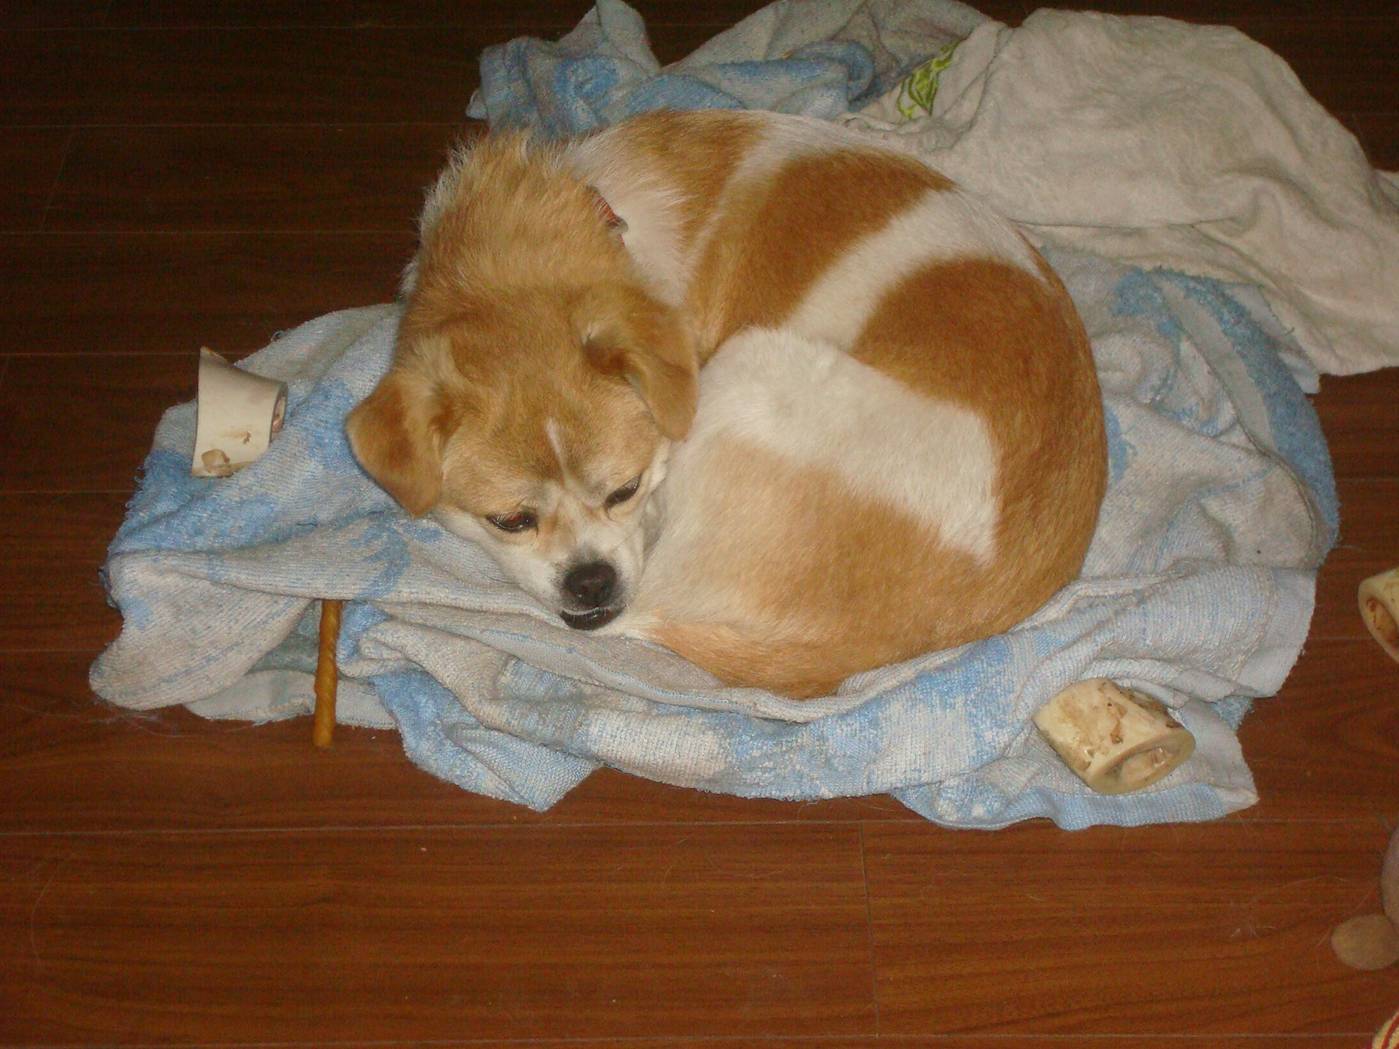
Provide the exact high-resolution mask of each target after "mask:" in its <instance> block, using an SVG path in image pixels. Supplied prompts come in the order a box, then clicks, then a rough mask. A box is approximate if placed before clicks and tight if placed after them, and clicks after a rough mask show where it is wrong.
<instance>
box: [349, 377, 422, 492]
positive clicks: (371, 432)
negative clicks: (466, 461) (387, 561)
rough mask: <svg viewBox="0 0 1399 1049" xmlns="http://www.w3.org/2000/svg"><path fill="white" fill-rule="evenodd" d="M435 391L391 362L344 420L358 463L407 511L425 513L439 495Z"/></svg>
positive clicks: (420, 378) (420, 379) (419, 378)
mask: <svg viewBox="0 0 1399 1049" xmlns="http://www.w3.org/2000/svg"><path fill="white" fill-rule="evenodd" d="M435 402H436V396H435V394H434V391H433V389H432V386H431V384H430V382H429V381H428V380H427V379H426V378H424V377H423V376H420V375H416V374H414V373H412V372H410V371H408V370H407V369H404V368H402V367H399V366H394V367H392V368H390V369H389V373H388V374H387V375H385V376H384V378H383V379H382V380H380V382H379V385H378V386H377V387H375V389H374V392H373V393H371V394H370V395H369V396H368V397H366V398H365V399H364V400H363V401H361V402H360V403H359V404H358V405H357V406H356V407H355V409H354V410H353V411H352V412H350V415H349V417H348V418H347V419H346V420H345V433H346V434H347V435H348V436H349V438H350V448H351V449H352V450H353V451H354V453H355V458H356V459H358V460H359V463H360V465H361V466H363V467H364V470H365V472H366V473H367V474H369V476H370V477H372V478H374V480H376V481H377V482H379V484H380V485H381V486H382V487H383V488H384V490H385V491H387V492H388V493H389V494H390V495H391V496H393V497H394V498H395V499H397V500H398V501H399V502H400V503H401V504H403V508H404V509H405V510H407V511H408V512H409V513H410V514H413V515H415V516H416V515H418V514H423V513H426V512H427V511H428V510H431V509H432V508H433V506H435V505H436V504H437V500H438V497H439V496H440V495H441V494H442V436H441V434H440V433H439V432H438V430H437V428H436V427H435V426H434V422H433V416H434V414H435Z"/></svg>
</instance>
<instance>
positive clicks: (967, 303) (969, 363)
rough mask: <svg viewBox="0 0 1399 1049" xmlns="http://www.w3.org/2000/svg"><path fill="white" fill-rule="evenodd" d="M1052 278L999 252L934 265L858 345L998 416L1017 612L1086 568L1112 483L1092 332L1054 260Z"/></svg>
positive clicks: (1005, 531) (1002, 535)
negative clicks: (998, 256) (997, 257)
mask: <svg viewBox="0 0 1399 1049" xmlns="http://www.w3.org/2000/svg"><path fill="white" fill-rule="evenodd" d="M1041 278H1042V279H1036V278H1035V277H1034V276H1033V275H1031V274H1029V273H1026V272H1025V271H1024V270H1021V269H1019V268H1017V267H1014V266H1010V265H1007V264H1005V263H1001V262H996V261H991V260H987V259H964V260H961V261H958V262H948V263H941V264H936V265H931V266H927V267H925V268H924V269H922V270H920V271H918V272H917V273H915V274H913V275H912V276H910V277H909V278H908V279H907V280H906V281H905V282H904V283H903V284H901V285H900V286H898V287H897V288H896V289H895V290H894V291H893V292H891V293H890V294H889V295H888V296H887V297H886V299H885V300H884V301H883V302H882V303H881V304H880V308H879V309H878V310H877V311H876V312H875V314H874V315H873V316H872V317H871V318H870V321H869V323H868V324H867V325H866V327H865V330H864V331H863V332H862V333H861V335H860V337H859V339H858V341H857V342H856V345H855V346H854V348H853V350H852V356H853V357H855V358H856V359H857V360H860V361H863V362H864V363H866V364H868V365H870V366H871V367H874V368H877V369H879V370H880V371H882V372H884V373H885V374H886V375H891V376H893V377H894V378H896V379H898V380H900V381H901V382H902V383H904V384H905V385H906V386H908V387H909V388H910V389H913V390H917V391H919V392H920V393H925V394H927V395H929V396H932V397H943V398H949V399H951V400H954V401H957V402H959V403H961V404H964V405H966V406H967V407H970V408H973V409H975V410H976V411H977V412H978V413H980V414H981V415H982V416H983V417H984V418H985V419H986V420H987V423H988V424H989V426H990V428H991V433H992V437H993V440H994V441H995V444H996V451H997V458H998V460H999V472H998V476H997V481H998V485H999V490H1000V506H999V526H998V529H997V536H996V549H997V560H998V561H1000V562H1009V563H1012V564H1014V565H1016V573H1017V575H1016V580H1017V581H1016V582H1015V584H1014V586H1013V590H1014V592H1015V594H1017V595H1018V600H1017V602H1015V603H1014V604H1013V605H1012V606H1011V607H1012V608H1014V609H1018V610H1019V615H1018V616H1017V618H1023V616H1024V615H1027V614H1028V613H1029V612H1031V611H1033V610H1034V609H1035V608H1038V607H1039V605H1040V604H1042V603H1043V602H1044V601H1045V600H1046V599H1047V598H1048V597H1049V596H1050V595H1051V594H1053V593H1054V591H1055V590H1057V589H1058V588H1059V587H1061V586H1063V585H1064V583H1066V582H1068V580H1069V579H1071V578H1072V577H1073V575H1074V574H1075V573H1077V571H1078V569H1079V567H1080V566H1081V565H1082V563H1083V555H1084V554H1085V553H1086V552H1087V550H1088V543H1089V541H1090V540H1091V539H1092V536H1093V529H1094V527H1095V525H1096V523H1097V517H1098V507H1099V504H1100V503H1101V502H1102V496H1103V490H1104V488H1105V486H1106V482H1107V444H1106V439H1105V437H1104V434H1103V413H1102V400H1101V394H1100V392H1099V389H1098V381H1097V373H1096V372H1095V371H1094V368H1093V357H1092V351H1091V349H1090V347H1089V344H1088V336H1087V335H1086V334H1085V333H1084V330H1083V322H1082V321H1081V320H1079V318H1078V315H1077V313H1076V312H1074V308H1073V304H1072V302H1071V301H1070V300H1069V296H1068V293H1067V292H1066V291H1065V290H1064V287H1063V285H1062V284H1060V282H1059V280H1058V278H1057V277H1056V276H1055V275H1054V273H1053V271H1051V270H1050V269H1049V267H1048V266H1047V265H1044V264H1043V263H1042V262H1041ZM1007 585H1009V584H1007Z"/></svg>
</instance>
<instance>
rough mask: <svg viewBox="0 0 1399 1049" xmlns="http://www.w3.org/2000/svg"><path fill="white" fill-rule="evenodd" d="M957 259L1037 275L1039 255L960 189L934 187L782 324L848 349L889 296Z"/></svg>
mask: <svg viewBox="0 0 1399 1049" xmlns="http://www.w3.org/2000/svg"><path fill="white" fill-rule="evenodd" d="M954 259H995V260H997V261H1000V262H1004V263H1007V264H1008V265H1011V266H1016V267H1019V268H1021V269H1024V270H1027V271H1029V272H1030V273H1031V274H1033V275H1034V276H1036V277H1038V276H1039V268H1038V267H1037V265H1036V259H1035V253H1034V250H1033V249H1032V248H1031V247H1030V245H1029V244H1027V243H1026V242H1025V240H1024V238H1022V237H1021V236H1020V235H1019V234H1018V233H1016V232H1015V230H1014V229H1013V228H1012V227H1011V226H1010V225H1009V224H1007V223H1006V222H1005V221H1004V220H1003V219H1001V218H1000V217H999V216H997V215H995V214H993V213H991V212H990V211H988V210H986V209H985V208H984V207H981V206H980V205H978V204H977V203H976V202H975V201H973V200H971V199H970V198H969V197H967V196H965V195H964V194H962V193H960V192H958V191H957V190H955V189H954V190H929V191H928V192H927V193H925V194H924V195H923V196H922V197H921V198H920V199H919V200H918V202H917V203H916V204H913V205H911V206H910V207H908V208H907V209H906V210H904V211H902V212H900V213H899V214H898V215H896V216H894V217H893V218H892V219H890V220H889V222H888V223H887V224H886V225H885V226H884V228H883V229H881V230H879V231H878V232H875V233H872V234H870V235H868V236H866V237H864V238H863V239H862V240H860V241H858V242H857V243H856V244H855V245H854V246H853V247H852V248H851V249H850V250H849V251H846V252H845V253H843V254H842V255H841V257H840V259H839V260H838V261H836V262H835V263H834V264H833V265H832V266H831V267H830V268H829V269H828V270H826V272H825V273H823V274H822V275H821V277H820V278H819V279H818V280H817V281H816V283H815V284H814V285H813V286H812V287H811V289H810V290H809V291H808V292H807V293H806V295H805V296H804V297H803V299H802V301H801V304H800V305H799V306H798V307H797V309H796V312H795V313H793V314H792V316H791V317H790V318H788V320H787V321H786V322H785V323H784V324H783V327H784V328H788V329H790V330H792V331H794V332H798V333H800V334H802V335H805V336H807V337H808V338H812V339H823V340H826V341H828V342H832V343H834V344H835V345H837V346H841V347H843V348H846V349H849V347H850V346H852V345H853V344H854V343H855V340H856V339H857V338H858V337H859V335H860V332H861V331H862V330H864V327H865V324H866V323H867V322H868V321H869V318H870V316H871V315H872V314H873V313H874V311H875V310H876V309H877V308H878V306H879V303H880V300H881V299H883V298H884V296H886V295H888V294H889V292H891V291H892V290H893V289H894V288H895V287H897V286H898V285H899V284H900V283H902V282H903V281H904V280H906V279H907V278H908V277H910V276H911V275H912V274H914V273H916V272H917V271H918V270H920V269H922V268H923V267H925V266H927V265H929V264H930V263H935V262H940V261H947V260H954ZM956 306H957V304H956V303H948V304H947V306H946V308H950V309H955V308H956ZM933 312H934V308H930V309H929V314H930V315H932V313H933Z"/></svg>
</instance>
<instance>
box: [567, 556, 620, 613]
mask: <svg viewBox="0 0 1399 1049" xmlns="http://www.w3.org/2000/svg"><path fill="white" fill-rule="evenodd" d="M616 587H617V570H616V569H615V568H613V567H612V566H611V565H609V564H608V563H607V562H606V561H592V562H590V563H589V564H586V565H579V566H578V567H577V568H575V569H573V570H572V571H570V572H569V573H568V575H566V576H564V577H563V588H564V589H565V590H566V591H568V593H569V595H570V596H572V597H576V598H577V599H578V600H579V601H580V602H581V603H582V604H583V606H584V607H585V608H601V607H602V606H603V605H605V604H607V602H608V601H610V600H612V591H613V590H615V589H616Z"/></svg>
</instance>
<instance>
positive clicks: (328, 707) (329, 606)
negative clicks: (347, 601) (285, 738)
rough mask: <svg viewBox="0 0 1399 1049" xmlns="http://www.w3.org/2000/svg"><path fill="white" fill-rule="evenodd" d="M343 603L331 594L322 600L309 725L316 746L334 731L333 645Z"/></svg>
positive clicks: (337, 674) (327, 740) (337, 678)
mask: <svg viewBox="0 0 1399 1049" xmlns="http://www.w3.org/2000/svg"><path fill="white" fill-rule="evenodd" d="M343 604H344V603H343V602H341V601H337V600H335V599H334V598H327V599H326V600H324V601H322V602H321V635H320V648H319V649H318V650H317V653H316V714H315V722H314V724H313V726H312V729H311V741H312V742H313V743H315V744H316V746H318V747H328V746H330V740H331V737H332V735H334V733H335V688H336V685H338V684H339V682H340V668H339V667H338V666H337V665H336V663H335V646H336V643H337V642H338V641H339V640H340V611H341V608H342V606H343Z"/></svg>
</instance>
